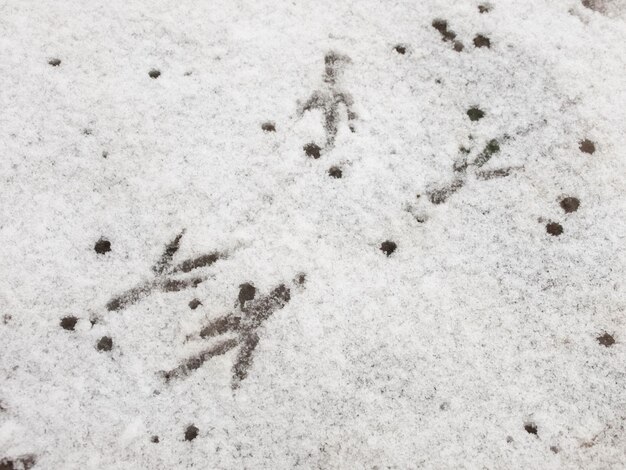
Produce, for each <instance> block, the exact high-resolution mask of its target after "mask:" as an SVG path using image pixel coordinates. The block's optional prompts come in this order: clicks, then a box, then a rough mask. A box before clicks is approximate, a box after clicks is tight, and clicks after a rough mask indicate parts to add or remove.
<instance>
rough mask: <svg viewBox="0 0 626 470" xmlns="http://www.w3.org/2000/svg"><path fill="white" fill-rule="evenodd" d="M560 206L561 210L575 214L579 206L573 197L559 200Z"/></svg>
mask: <svg viewBox="0 0 626 470" xmlns="http://www.w3.org/2000/svg"><path fill="white" fill-rule="evenodd" d="M560 205H561V208H562V209H563V210H564V211H565V212H567V213H570V212H576V211H577V210H578V207H579V206H580V201H579V200H578V198H575V197H565V198H563V199H561V202H560Z"/></svg>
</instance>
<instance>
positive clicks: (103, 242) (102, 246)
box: [93, 238, 111, 255]
mask: <svg viewBox="0 0 626 470" xmlns="http://www.w3.org/2000/svg"><path fill="white" fill-rule="evenodd" d="M93 249H94V250H96V253H98V254H99V255H103V254H105V253H108V252H109V251H111V242H110V241H109V240H107V239H106V238H100V240H98V241H97V242H96V244H95V245H94V247H93Z"/></svg>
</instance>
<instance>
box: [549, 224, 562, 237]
mask: <svg viewBox="0 0 626 470" xmlns="http://www.w3.org/2000/svg"><path fill="white" fill-rule="evenodd" d="M546 232H548V233H549V234H550V235H552V236H553V237H558V236H559V235H561V234H562V233H563V226H562V225H561V224H559V223H557V222H550V223H549V224H547V225H546Z"/></svg>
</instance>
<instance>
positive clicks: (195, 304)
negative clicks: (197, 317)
mask: <svg viewBox="0 0 626 470" xmlns="http://www.w3.org/2000/svg"><path fill="white" fill-rule="evenodd" d="M200 305H202V302H200V301H199V300H198V299H193V300H192V301H191V302H189V308H190V309H191V310H195V309H197V308H198V307H199V306H200Z"/></svg>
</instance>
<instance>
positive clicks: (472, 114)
mask: <svg viewBox="0 0 626 470" xmlns="http://www.w3.org/2000/svg"><path fill="white" fill-rule="evenodd" d="M467 115H468V116H469V118H470V121H478V120H479V119H482V118H483V117H484V116H485V112H484V111H482V110H481V109H479V108H477V107H475V106H473V107H471V108H470V109H468V110H467Z"/></svg>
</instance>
